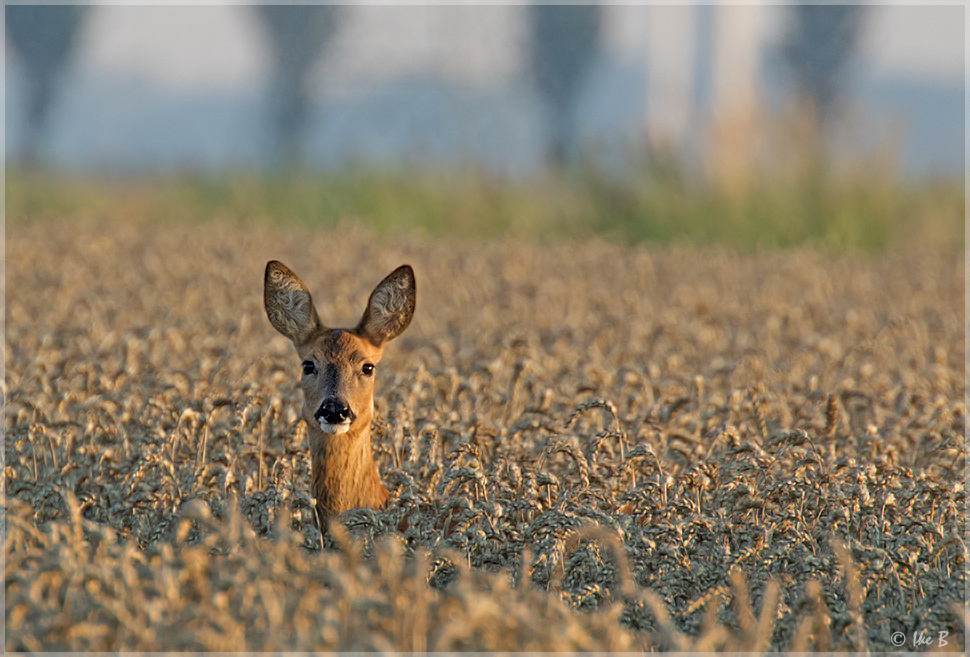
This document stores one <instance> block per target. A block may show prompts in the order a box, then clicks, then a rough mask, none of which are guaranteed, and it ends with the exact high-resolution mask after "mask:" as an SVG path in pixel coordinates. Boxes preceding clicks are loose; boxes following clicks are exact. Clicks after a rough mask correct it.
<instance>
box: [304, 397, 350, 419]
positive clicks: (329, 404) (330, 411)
mask: <svg viewBox="0 0 970 657" xmlns="http://www.w3.org/2000/svg"><path fill="white" fill-rule="evenodd" d="M313 416H314V417H315V418H316V419H317V420H320V419H322V420H323V421H324V422H326V423H327V424H340V423H341V422H346V421H347V420H350V419H352V416H353V413H351V412H350V408H348V407H347V404H345V403H343V402H342V401H339V400H336V399H327V400H325V401H324V402H323V403H322V404H320V408H319V409H318V410H317V412H316V413H314V414H313Z"/></svg>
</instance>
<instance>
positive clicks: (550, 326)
mask: <svg viewBox="0 0 970 657" xmlns="http://www.w3.org/2000/svg"><path fill="white" fill-rule="evenodd" d="M271 258H278V259H280V260H282V261H283V262H285V263H286V264H287V265H289V266H290V267H291V268H292V269H293V270H294V271H296V272H297V273H298V274H299V275H300V276H301V278H303V280H304V281H305V282H306V283H307V285H308V287H309V288H310V290H311V291H312V292H313V294H314V301H315V302H316V305H317V307H318V309H319V311H320V314H321V317H322V319H323V321H324V322H325V323H328V324H330V325H332V326H347V325H353V324H354V323H356V321H357V319H358V318H359V316H360V313H361V312H362V311H363V307H364V303H365V301H366V298H367V294H368V293H369V291H370V290H371V289H372V288H373V286H374V285H375V284H376V283H377V282H378V281H379V280H380V279H381V278H382V277H383V276H384V275H385V274H387V273H388V272H390V271H391V270H392V269H393V268H394V267H396V266H397V265H399V264H402V263H410V264H411V265H412V266H413V267H414V269H415V272H416V276H417V281H418V305H417V312H416V315H415V319H414V322H413V323H412V325H411V327H410V328H409V329H408V330H407V331H406V332H405V333H404V335H403V336H402V337H400V338H398V339H397V340H395V341H394V342H392V343H391V344H390V346H389V347H388V349H387V352H386V354H385V357H384V360H383V361H382V362H381V365H380V367H379V370H378V380H377V393H376V404H377V412H376V416H377V417H378V418H379V420H378V421H377V422H375V426H374V431H373V442H374V449H375V455H376V457H377V459H378V465H379V468H380V470H381V474H382V477H383V480H384V482H385V484H386V485H387V487H388V489H389V490H390V492H391V499H390V502H389V504H388V506H387V507H386V508H385V509H382V510H379V511H376V512H375V511H370V510H357V511H351V512H349V513H347V514H345V515H344V516H342V517H341V518H340V519H339V521H338V522H336V523H335V524H334V526H333V527H332V531H331V537H329V538H328V539H327V540H326V544H323V545H322V544H321V543H322V541H321V538H320V534H319V531H318V529H317V528H316V527H315V525H314V518H313V513H312V506H313V504H312V500H311V499H310V497H309V454H308V452H307V448H306V442H305V437H306V430H305V426H304V425H303V424H302V423H300V422H298V421H297V412H298V409H299V406H300V392H299V387H298V376H299V366H300V364H299V362H298V359H297V357H296V354H295V351H294V350H293V348H292V346H291V345H290V344H289V342H287V341H286V340H285V339H284V338H282V337H281V336H279V335H278V334H276V332H275V331H273V329H272V328H271V327H270V325H269V322H268V321H267V320H266V317H265V315H264V311H263V308H262V272H263V267H264V266H265V263H266V261H267V260H268V259H271ZM963 295H964V260H963V258H962V256H958V255H945V256H939V255H938V254H935V255H930V256H926V255H920V254H910V255H892V254H883V255H858V254H842V255H832V254H829V255H825V254H821V253H818V252H812V251H807V250H786V251H773V252H739V251H731V250H722V249H717V248H688V247H676V246H672V247H665V248H662V249H660V248H648V247H637V248H630V247H622V246H617V245H612V244H608V243H604V242H599V241H596V240H587V241H584V242H582V243H579V242H569V243H558V244H557V243H553V244H544V245H543V244H526V243H522V242H501V241H499V242H492V243H487V244H482V243H474V242H465V241H462V240H460V239H455V238H436V239H429V238H421V237H416V236H408V235H406V234H405V235H398V236H394V237H388V236H375V235H373V234H370V233H367V232H365V231H364V230H361V229H354V228H352V227H350V226H343V227H338V228H336V229H332V228H331V229H327V230H313V229H310V228H306V227H302V228H284V227H269V226H266V225H262V226H247V225H243V224H239V223H233V222H230V221H213V222H209V223H204V224H201V225H179V224H177V223H172V224H166V225H164V226H162V225H158V226H154V227H153V226H150V225H147V224H145V223H139V222H131V221H121V220H118V219H104V220H101V221H98V220H91V221H84V222H71V221H65V220H61V221H55V220H54V219H39V220H37V221H34V222H31V223H24V224H18V225H14V226H12V227H8V230H7V235H6V314H5V329H6V343H5V361H6V372H5V377H4V385H5V388H4V393H5V400H6V404H5V420H4V428H5V435H4V447H5V463H4V465H5V467H4V480H3V486H4V490H3V495H4V507H5V530H6V532H5V556H6V570H5V594H6V608H5V609H6V610H5V622H6V635H5V641H6V644H5V647H6V649H7V650H14V651H24V650H30V651H33V650H59V651H82V650H98V651H116V650H135V651H169V650H204V651H269V650H273V651H284V650H285V651H298V650H307V651H318V650H319V651H322V650H346V651H351V650H388V651H424V650H428V651H452V650H476V651H512V650H525V651H560V650H571V651H622V650H663V649H668V650H682V651H704V650H755V651H758V650H796V651H806V650H819V651H821V650H866V649H868V650H872V651H880V650H894V649H897V648H899V647H900V646H899V644H897V643H895V640H896V639H895V637H897V636H898V635H897V634H896V633H899V632H901V633H903V634H902V636H903V637H904V639H905V641H906V644H905V645H903V646H902V647H903V648H904V649H917V648H918V647H914V646H913V645H912V642H913V640H914V633H917V634H919V633H923V634H924V635H925V636H929V637H931V638H932V639H933V643H932V646H923V647H940V645H941V642H940V641H938V637H940V636H945V642H946V645H945V646H944V647H945V648H946V649H955V650H962V649H964V647H965V639H964V620H963V619H964V614H965V604H966V597H965V585H966V546H965V543H964V538H963V531H964V525H965V497H964V495H965V491H964V468H965V465H966V452H965V446H964V431H965V424H966V407H965V402H964V398H965V392H966V391H965V381H964V363H965V348H964V321H965V318H964V303H963V298H964V296H963ZM404 521H406V522H404ZM399 528H406V529H404V531H401V529H399ZM944 633H945V634H944Z"/></svg>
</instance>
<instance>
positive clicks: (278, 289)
mask: <svg viewBox="0 0 970 657" xmlns="http://www.w3.org/2000/svg"><path fill="white" fill-rule="evenodd" d="M263 303H264V305H265V306H266V316H267V317H269V323H270V324H272V325H273V328H275V329H276V330H277V331H279V332H280V333H282V334H283V335H285V336H286V337H288V338H289V339H290V340H292V341H293V344H296V345H300V344H303V343H304V342H306V341H307V340H309V338H310V336H312V335H313V334H314V333H316V331H317V330H318V329H319V328H320V318H319V317H318V316H317V310H316V308H314V307H313V300H312V299H310V290H308V289H307V286H306V285H304V284H303V281H301V280H300V278H299V276H297V275H296V274H294V273H293V272H292V271H290V268H289V267H287V266H286V265H284V264H283V263H282V262H279V261H278V260H270V261H269V262H268V263H266V275H265V276H264V277H263Z"/></svg>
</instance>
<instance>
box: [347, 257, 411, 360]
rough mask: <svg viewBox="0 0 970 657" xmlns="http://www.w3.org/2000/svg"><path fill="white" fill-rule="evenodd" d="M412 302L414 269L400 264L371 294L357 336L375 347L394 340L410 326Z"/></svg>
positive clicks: (358, 326)
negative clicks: (365, 339)
mask: <svg viewBox="0 0 970 657" xmlns="http://www.w3.org/2000/svg"><path fill="white" fill-rule="evenodd" d="M415 300H416V286H415V282H414V270H413V269H411V266H410V265H401V266H400V267H398V268H397V269H395V270H394V271H392V272H391V273H390V274H388V275H387V278H385V279H384V280H383V281H381V282H380V283H378V285H377V287H375V288H374V291H373V292H371V293H370V299H368V300H367V309H366V310H364V316H363V317H361V319H360V324H358V325H357V333H358V334H360V335H361V336H362V337H364V338H367V340H369V341H370V342H371V343H372V344H373V345H374V346H375V347H379V346H381V345H382V344H384V343H385V342H387V341H388V340H392V339H394V338H396V337H397V336H399V335H401V333H403V332H404V329H406V328H407V327H408V324H410V323H411V318H412V317H414V304H415Z"/></svg>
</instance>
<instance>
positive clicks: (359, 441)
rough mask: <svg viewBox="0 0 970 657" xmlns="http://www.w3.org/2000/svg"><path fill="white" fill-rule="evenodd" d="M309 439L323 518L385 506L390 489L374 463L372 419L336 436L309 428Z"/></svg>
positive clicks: (316, 491) (319, 506) (314, 485)
mask: <svg viewBox="0 0 970 657" xmlns="http://www.w3.org/2000/svg"><path fill="white" fill-rule="evenodd" d="M362 420H364V418H362ZM307 437H308V438H309V443H310V454H311V456H312V460H313V492H314V495H315V496H316V498H317V508H318V510H319V511H320V514H321V515H322V516H323V518H330V517H333V516H336V515H339V514H341V513H343V512H344V511H348V510H350V509H356V508H371V509H375V508H378V507H380V506H381V505H382V504H384V502H385V501H386V500H387V489H386V488H384V486H383V484H381V481H380V475H379V474H378V471H377V465H376V464H375V463H374V454H373V450H372V448H371V443H370V421H369V420H364V421H361V422H360V426H359V427H358V428H356V429H351V430H350V431H348V432H347V433H342V434H336V435H334V434H328V433H325V432H323V431H322V430H320V429H319V428H318V427H313V426H309V427H308V432H307Z"/></svg>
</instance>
